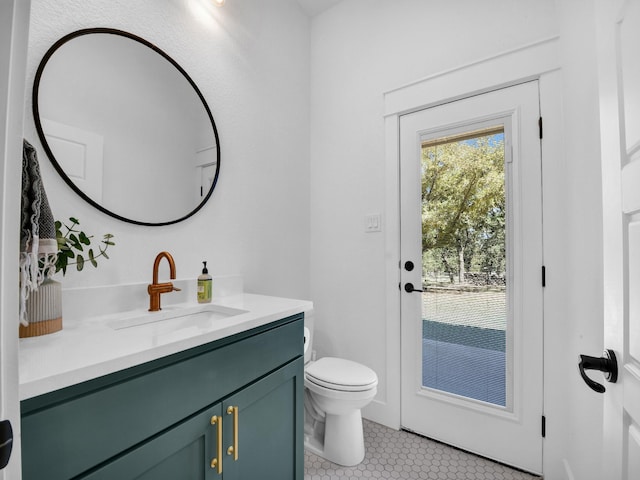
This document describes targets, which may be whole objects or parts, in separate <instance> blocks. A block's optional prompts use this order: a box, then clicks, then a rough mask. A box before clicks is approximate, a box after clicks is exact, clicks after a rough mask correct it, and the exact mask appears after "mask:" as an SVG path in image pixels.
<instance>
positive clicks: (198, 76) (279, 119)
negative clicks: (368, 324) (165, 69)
mask: <svg viewBox="0 0 640 480" xmlns="http://www.w3.org/2000/svg"><path fill="white" fill-rule="evenodd" d="M105 26H106V27H113V28H118V29H122V30H126V31H129V32H131V33H133V34H136V35H138V36H140V37H142V38H144V39H146V40H148V41H150V42H151V43H153V44H155V45H157V46H158V47H159V48H161V49H162V50H164V51H165V52H166V53H167V54H169V55H170V56H171V57H172V58H173V59H174V60H176V61H177V62H178V63H179V64H180V65H181V66H182V67H183V68H184V69H185V70H186V71H187V72H188V73H189V75H190V76H191V77H192V79H193V80H194V81H195V83H196V84H197V85H198V87H199V88H200V90H201V91H202V93H203V95H204V97H205V98H206V100H207V103H208V104H209V107H210V109H211V111H212V113H213V116H214V119H215V121H216V124H217V127H218V131H219V135H220V143H221V149H222V157H221V170H220V177H219V181H218V185H217V187H216V189H215V191H214V193H213V196H212V197H211V199H210V201H209V202H208V203H207V205H205V207H204V208H203V209H202V210H201V211H200V212H198V213H197V214H196V215H195V216H194V217H192V218H191V219H189V220H187V221H185V222H182V223H179V224H176V225H172V226H167V227H155V228H150V227H141V226H136V225H130V224H126V223H122V222H119V221H117V220H115V219H112V218H111V217H108V216H106V215H103V214H102V213H100V212H98V211H97V210H95V209H93V208H91V207H89V206H88V205H86V204H85V203H84V202H83V201H81V200H80V199H79V198H78V197H77V196H76V195H75V194H74V193H73V192H72V191H71V190H70V189H69V188H68V187H67V186H66V184H64V183H63V181H62V180H61V179H60V178H59V177H58V175H57V174H56V172H55V171H54V170H53V168H52V167H51V165H50V164H49V162H48V161H47V159H46V157H45V155H44V150H43V149H42V148H41V146H40V143H39V141H38V138H37V134H36V131H35V127H34V124H33V116H32V114H31V98H30V94H31V87H30V86H31V85H32V83H33V79H34V76H35V71H36V69H37V66H38V63H39V62H40V59H41V58H42V56H43V54H44V53H45V52H46V50H47V49H48V48H49V47H50V46H51V45H52V44H53V42H55V41H56V40H57V39H58V38H60V37H62V36H63V35H65V34H67V33H70V32H72V31H75V30H78V29H81V28H88V27H105ZM27 76H28V78H27V85H28V88H27V103H26V109H27V112H26V125H25V137H26V138H27V139H29V140H30V141H31V142H32V143H33V144H34V145H35V146H36V147H37V148H38V151H39V153H40V164H41V168H42V170H43V175H44V176H45V186H46V188H47V193H48V195H49V199H50V201H51V203H52V209H53V212H54V215H55V216H56V217H57V218H68V217H69V216H71V215H73V216H76V217H78V218H79V219H80V221H81V226H82V227H83V228H85V229H86V231H87V233H93V234H94V235H96V238H100V237H101V235H102V234H103V233H106V232H109V233H112V234H114V235H115V242H116V246H115V247H112V249H111V250H110V255H109V256H110V260H108V261H105V262H100V263H101V264H100V266H99V268H98V269H97V270H94V269H93V268H92V267H90V266H89V267H86V268H85V271H83V272H82V273H78V272H75V271H72V272H70V273H67V275H66V277H65V278H64V285H65V286H68V287H73V286H79V285H103V284H119V283H127V282H144V281H150V280H151V270H152V266H153V259H154V258H155V255H156V254H157V253H158V252H160V251H162V250H168V251H169V252H171V253H172V254H173V256H174V258H175V260H176V265H177V273H178V277H181V278H193V277H195V276H197V275H198V274H199V273H200V269H201V266H202V264H201V263H200V262H201V260H208V266H209V272H210V273H212V274H213V275H217V274H235V273H239V274H242V275H244V278H245V287H246V289H247V290H248V291H252V292H257V293H265V294H273V295H280V296H288V297H299V298H308V297H309V220H308V212H309V195H308V190H309V20H308V18H307V17H306V16H305V15H304V14H303V13H302V11H301V10H300V8H299V6H298V5H297V4H296V3H295V2H294V1H293V0H274V1H269V2H263V1H261V0H236V1H233V2H227V4H226V5H225V6H224V7H223V8H218V7H214V6H213V5H212V2H208V1H205V0H175V1H167V2H157V1H154V0H135V1H128V0H117V1H112V0H99V1H92V2H85V1H82V0H62V1H60V0H34V2H33V5H32V17H31V31H30V40H29V58H28V67H27ZM161 275H164V273H161ZM214 290H215V288H214ZM214 294H215V292H214Z"/></svg>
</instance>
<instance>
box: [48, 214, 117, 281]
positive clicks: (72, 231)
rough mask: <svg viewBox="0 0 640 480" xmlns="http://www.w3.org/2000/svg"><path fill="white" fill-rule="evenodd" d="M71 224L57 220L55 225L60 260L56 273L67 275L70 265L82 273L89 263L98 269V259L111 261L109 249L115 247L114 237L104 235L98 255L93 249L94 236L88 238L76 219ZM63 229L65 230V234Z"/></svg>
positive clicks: (72, 218) (71, 219)
mask: <svg viewBox="0 0 640 480" xmlns="http://www.w3.org/2000/svg"><path fill="white" fill-rule="evenodd" d="M69 222H71V224H70V225H67V224H66V223H62V222H61V221H59V220H56V223H55V224H56V240H57V241H58V259H57V260H56V271H55V273H58V272H59V271H60V270H62V275H65V274H66V273H67V267H68V266H70V265H75V266H76V270H78V271H79V272H81V271H82V269H83V268H84V266H85V263H86V262H87V261H88V262H89V263H90V264H91V265H93V266H94V267H95V268H97V267H98V262H97V259H98V258H100V257H104V258H105V259H107V260H108V259H109V257H108V255H107V249H108V248H109V247H110V246H112V245H115V243H114V242H113V240H112V239H113V235H111V234H110V233H105V234H104V235H103V237H102V240H101V241H100V243H99V244H98V252H97V253H96V251H95V250H94V249H93V248H91V239H92V238H93V236H88V235H87V234H86V233H84V232H83V231H81V230H79V229H77V228H76V227H77V226H78V225H80V222H79V221H78V220H77V219H76V218H74V217H70V218H69ZM63 228H64V230H65V231H64V232H63ZM85 249H86V251H85ZM85 255H86V258H85Z"/></svg>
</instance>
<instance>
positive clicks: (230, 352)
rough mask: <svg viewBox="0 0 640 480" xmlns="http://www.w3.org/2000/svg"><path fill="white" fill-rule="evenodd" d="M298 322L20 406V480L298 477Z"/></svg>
mask: <svg viewBox="0 0 640 480" xmlns="http://www.w3.org/2000/svg"><path fill="white" fill-rule="evenodd" d="M302 330H303V317H302V314H300V315H295V316H292V317H288V318H286V319H283V320H280V321H277V322H273V323H270V324H268V325H265V326H262V327H258V328H255V329H253V330H249V331H247V332H243V333H241V334H238V335H234V336H232V337H229V338H225V339H223V340H219V341H216V342H212V343H210V344H207V345H203V346H200V347H196V348H193V349H190V350H187V351H183V352H180V353H177V354H174V355H171V356H168V357H164V358H161V359H158V360H155V361H153V362H149V363H147V364H143V365H138V366H135V367H132V368H129V369H127V370H124V371H121V372H117V373H114V374H111V375H108V376H106V377H102V378H99V379H95V380H91V381H89V382H85V383H83V384H81V385H74V386H72V387H68V388H65V389H63V390H59V391H56V392H52V393H49V394H45V395H42V396H40V397H35V398H33V399H28V400H25V401H23V402H22V460H23V461H22V463H23V478H24V479H25V480H32V479H38V480H41V479H45V478H46V479H47V480H55V479H66V480H67V479H72V478H73V479H91V480H98V479H101V480H102V479H104V480H107V479H108V480H113V479H118V480H125V479H144V480H152V479H153V480H164V479H166V480H182V479H184V480H197V479H225V480H240V479H242V480H252V479H261V480H262V479H264V480H288V479H291V480H302V479H303V477H304V472H303V462H304V452H303V410H304V408H303V398H302V395H303V375H304V373H303V370H304V359H303V357H302V348H303V342H302Z"/></svg>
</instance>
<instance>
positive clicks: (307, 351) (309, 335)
mask: <svg viewBox="0 0 640 480" xmlns="http://www.w3.org/2000/svg"><path fill="white" fill-rule="evenodd" d="M312 353H313V310H309V311H306V312H304V363H305V364H307V363H309V361H311V357H312Z"/></svg>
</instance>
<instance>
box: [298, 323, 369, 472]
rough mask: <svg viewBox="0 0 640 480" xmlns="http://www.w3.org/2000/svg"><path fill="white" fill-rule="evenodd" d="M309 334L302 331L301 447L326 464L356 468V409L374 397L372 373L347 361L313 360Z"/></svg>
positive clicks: (359, 441)
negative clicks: (302, 399) (326, 462)
mask: <svg viewBox="0 0 640 480" xmlns="http://www.w3.org/2000/svg"><path fill="white" fill-rule="evenodd" d="M312 340H313V338H312V334H311V331H310V330H309V329H308V328H307V327H305V328H304V361H305V365H304V386H305V389H304V410H305V419H304V447H305V448H306V449H307V450H309V451H310V452H312V453H315V454H316V455H319V456H321V457H323V458H326V459H327V460H329V461H330V462H333V463H337V464H339V465H344V466H349V467H350V466H353V465H357V464H359V463H360V462H362V460H363V459H364V438H363V435H362V416H361V414H360V409H361V408H363V407H364V406H365V405H367V404H368V403H369V402H370V401H371V400H373V397H375V395H376V391H377V385H378V377H377V375H376V372H374V371H373V370H371V369H370V368H368V367H365V366H364V365H361V364H359V363H356V362H352V361H350V360H345V359H342V358H334V357H324V358H321V359H319V360H316V361H313V360H312V359H311V357H312V349H311V342H312Z"/></svg>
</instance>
